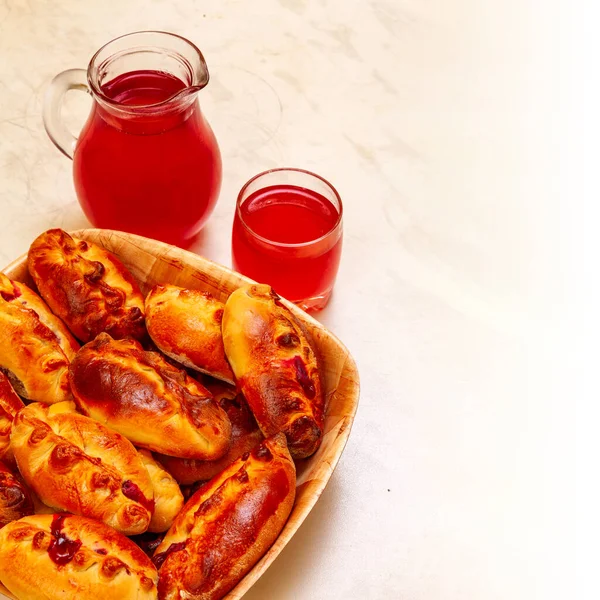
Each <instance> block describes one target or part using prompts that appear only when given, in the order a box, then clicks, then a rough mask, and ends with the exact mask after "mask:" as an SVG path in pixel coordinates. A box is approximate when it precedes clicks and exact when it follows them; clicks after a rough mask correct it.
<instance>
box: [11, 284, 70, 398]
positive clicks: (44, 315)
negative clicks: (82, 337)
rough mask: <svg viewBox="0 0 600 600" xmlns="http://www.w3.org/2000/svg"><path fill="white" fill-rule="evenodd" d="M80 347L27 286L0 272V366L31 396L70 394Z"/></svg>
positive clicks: (25, 393) (48, 396)
mask: <svg viewBox="0 0 600 600" xmlns="http://www.w3.org/2000/svg"><path fill="white" fill-rule="evenodd" d="M78 348H79V345H78V344H77V342H76V341H75V340H74V339H73V336H71V334H70V333H69V332H68V331H67V328H66V327H65V326H64V324H63V323H62V321H61V320H60V319H59V318H57V317H56V316H55V315H53V314H52V313H51V312H50V309H49V308H48V307H47V306H46V304H45V303H44V302H43V300H42V299H41V298H40V297H39V296H38V295H37V294H35V293H34V292H32V291H31V290H30V289H29V288H28V287H27V286H26V285H24V284H22V283H19V282H17V281H11V280H10V279H9V278H8V277H6V275H4V274H3V273H0V370H2V371H4V372H5V373H6V375H7V376H8V379H9V380H10V382H11V384H12V386H13V387H14V388H15V391H16V392H17V393H18V394H20V395H21V396H23V397H24V398H28V399H29V400H39V401H40V402H46V403H49V404H51V403H53V402H62V401H63V400H68V399H70V398H71V390H70V389H69V379H68V371H69V362H70V361H71V359H72V358H73V357H74V356H75V353H76V352H77V349H78Z"/></svg>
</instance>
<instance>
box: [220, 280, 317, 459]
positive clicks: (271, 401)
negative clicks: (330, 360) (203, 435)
mask: <svg viewBox="0 0 600 600" xmlns="http://www.w3.org/2000/svg"><path fill="white" fill-rule="evenodd" d="M223 342H224V344H225V352H226V354H227V358H228V359H229V363H230V364H231V367H232V369H233V372H234V373H235V376H236V378H237V381H238V386H239V388H240V389H241V391H242V392H243V394H244V397H245V398H246V400H247V401H248V404H249V405H250V408H251V409H252V412H253V413H254V416H255V417H256V421H257V422H258V425H259V427H260V429H261V431H262V432H263V435H264V436H265V437H269V436H271V435H273V434H275V433H277V432H278V431H283V432H284V433H285V435H286V437H287V440H288V445H289V449H290V453H291V455H292V456H293V457H294V458H306V457H307V456H310V455H311V454H313V453H314V452H315V451H316V450H317V448H318V447H319V444H320V443H321V438H322V435H323V418H324V415H323V412H324V401H323V394H322V391H321V382H320V378H319V368H318V365H317V359H316V356H315V353H314V351H313V349H312V348H311V346H310V343H309V341H308V339H307V336H306V334H305V333H304V331H303V329H302V327H301V326H300V324H299V322H298V321H297V320H296V318H295V317H294V315H293V314H292V313H291V312H290V311H289V310H288V309H287V308H286V307H285V306H284V305H283V304H282V303H281V302H280V301H279V296H278V295H277V294H276V293H275V292H273V291H272V290H271V288H270V287H269V286H268V285H247V286H243V287H241V288H239V289H237V290H236V291H235V292H233V294H231V296H229V298H228V300H227V304H226V305H225V313H224V315H223Z"/></svg>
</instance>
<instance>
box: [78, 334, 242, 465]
mask: <svg viewBox="0 0 600 600" xmlns="http://www.w3.org/2000/svg"><path fill="white" fill-rule="evenodd" d="M71 388H72V390H73V395H74V396H75V398H76V399H77V402H78V404H79V406H80V407H81V409H82V410H83V412H85V413H86V414H87V415H89V416H90V417H92V418H94V419H96V420H97V421H100V422H102V423H105V424H106V425H108V426H109V427H112V428H113V429H115V430H116V431H119V432H120V433H122V434H123V435H124V436H125V437H127V438H128V439H130V440H131V441H132V442H133V443H134V444H136V445H137V446H141V447H143V448H147V449H148V450H153V451H154V452H160V453H161V454H168V455H169V456H182V457H185V458H201V459H206V460H213V459H217V458H220V457H221V456H223V455H224V454H225V453H226V452H227V450H228V449H229V441H230V438H231V424H230V423H229V419H228V418H227V414H226V413H225V411H223V410H222V409H221V408H220V407H219V405H218V404H217V403H216V402H215V401H214V400H213V398H212V396H211V394H210V392H209V391H208V390H207V389H206V388H204V387H203V386H202V385H200V384H199V383H198V382H197V381H195V380H194V379H192V378H191V377H189V376H188V375H187V374H186V373H185V371H183V370H181V369H177V368H176V367H174V366H172V365H171V364H169V363H168V362H167V361H166V360H165V359H164V358H162V356H161V355H160V354H158V353H157V352H146V351H145V350H144V349H143V348H142V347H141V345H140V344H139V343H138V342H136V341H134V340H118V341H117V340H113V339H112V338H111V337H110V336H109V335H107V334H100V335H99V336H98V337H97V338H96V339H95V340H94V341H93V342H90V343H88V344H86V345H85V346H83V348H81V350H80V351H79V352H78V353H77V356H76V357H75V359H74V360H73V362H72V364H71Z"/></svg>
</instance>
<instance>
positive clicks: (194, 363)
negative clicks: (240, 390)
mask: <svg viewBox="0 0 600 600" xmlns="http://www.w3.org/2000/svg"><path fill="white" fill-rule="evenodd" d="M145 307H146V325H147V327H148V333H149V334H150V337H151V338H152V340H153V341H154V343H155V344H156V345H157V346H158V348H159V349H160V350H161V352H163V353H164V354H166V355H167V356H169V357H171V358H172V359H173V360H176V361H178V362H180V363H181V364H183V365H185V366H186V367H189V368H190V369H194V370H196V371H200V372H201V373H207V374H208V375H212V376H213V377H216V378H217V379H221V380H223V381H226V382H228V383H233V382H234V380H233V372H232V370H231V367H230V366H229V363H228V362H227V359H226V358H225V349H224V348H223V337H222V335H221V321H222V319H223V309H224V308H225V305H224V304H223V303H222V302H219V301H218V300H217V299H216V298H214V297H213V296H211V294H209V293H208V292H202V291H199V290H189V289H185V288H180V287H177V286H175V285H157V286H155V287H154V288H153V289H152V290H151V292H150V293H149V294H148V296H147V297H146V305H145Z"/></svg>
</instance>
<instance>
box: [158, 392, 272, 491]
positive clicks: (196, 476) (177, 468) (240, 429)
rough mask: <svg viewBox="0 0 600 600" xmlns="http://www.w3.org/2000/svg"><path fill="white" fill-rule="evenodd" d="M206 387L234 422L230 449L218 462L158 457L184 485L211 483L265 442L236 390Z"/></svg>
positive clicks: (244, 401) (242, 398)
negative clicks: (244, 455) (224, 470)
mask: <svg viewBox="0 0 600 600" xmlns="http://www.w3.org/2000/svg"><path fill="white" fill-rule="evenodd" d="M206 387H207V389H208V390H209V391H210V392H211V393H212V394H213V396H214V398H215V400H216V401H217V402H218V403H219V405H220V406H221V408H222V409H223V410H224V411H225V412H226V413H227V416H228V417H229V420H230V421H231V446H230V447H229V451H228V452H227V454H225V456H223V458H220V459H219V460H194V459H189V458H175V457H173V456H165V455H164V454H160V455H158V456H157V458H158V459H159V460H160V462H161V463H162V464H163V465H164V466H165V468H166V469H167V470H168V471H169V473H171V475H173V477H175V479H176V480H177V481H178V482H179V483H180V484H183V485H189V484H191V483H195V482H196V481H207V480H208V479H212V478H213V477H214V476H215V475H216V474H217V473H220V472H221V471H222V470H223V469H225V467H228V466H229V465H230V464H231V463H232V462H233V461H234V460H237V459H238V458H239V457H240V456H242V454H244V453H246V452H249V451H250V450H252V449H253V448H254V447H255V446H258V444H260V443H261V442H262V441H263V439H264V437H263V434H262V433H261V431H260V429H259V428H258V425H257V424H256V420H255V418H254V416H253V415H252V412H251V411H250V407H249V406H248V403H247V402H246V400H245V399H244V396H242V394H240V393H238V392H237V391H236V390H235V388H232V387H231V386H227V385H225V384H222V383H215V384H210V385H208V384H207V386H206Z"/></svg>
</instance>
